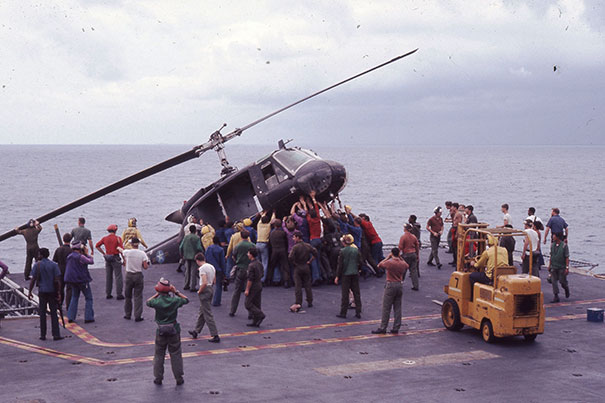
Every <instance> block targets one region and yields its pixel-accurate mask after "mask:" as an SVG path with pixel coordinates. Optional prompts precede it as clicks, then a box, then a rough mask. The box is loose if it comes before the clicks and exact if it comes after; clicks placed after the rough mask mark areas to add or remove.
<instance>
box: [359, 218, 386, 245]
mask: <svg viewBox="0 0 605 403" xmlns="http://www.w3.org/2000/svg"><path fill="white" fill-rule="evenodd" d="M361 228H362V229H363V233H364V234H365V236H366V238H367V239H368V242H370V245H374V244H375V243H378V242H382V239H380V237H379V236H378V233H377V232H376V229H374V225H373V224H372V222H370V221H366V220H364V219H362V220H361Z"/></svg>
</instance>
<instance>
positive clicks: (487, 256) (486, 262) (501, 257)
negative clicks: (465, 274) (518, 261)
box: [469, 235, 508, 301]
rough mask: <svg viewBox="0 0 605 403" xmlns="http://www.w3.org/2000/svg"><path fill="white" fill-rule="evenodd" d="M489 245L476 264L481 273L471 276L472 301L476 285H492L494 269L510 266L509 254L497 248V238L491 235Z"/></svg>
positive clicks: (503, 249) (474, 273)
mask: <svg viewBox="0 0 605 403" xmlns="http://www.w3.org/2000/svg"><path fill="white" fill-rule="evenodd" d="M487 245H488V246H489V248H488V249H486V250H485V251H483V253H482V254H481V256H480V257H479V260H477V262H476V263H475V264H474V266H475V267H476V268H477V269H478V270H479V271H475V272H472V273H471V274H470V276H469V278H470V281H471V301H472V300H473V290H474V285H475V283H482V284H491V282H492V279H493V276H494V268H495V267H500V266H507V265H508V252H507V250H506V248H504V247H497V246H496V238H494V237H493V236H491V235H489V236H488V237H487ZM483 269H484V270H483ZM481 270H483V271H481Z"/></svg>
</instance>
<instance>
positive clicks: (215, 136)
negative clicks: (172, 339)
mask: <svg viewBox="0 0 605 403" xmlns="http://www.w3.org/2000/svg"><path fill="white" fill-rule="evenodd" d="M417 50H418V49H414V50H412V51H410V52H407V53H405V54H403V55H400V56H397V57H395V58H393V59H391V60H389V61H386V62H384V63H382V64H379V65H377V66H374V67H372V68H370V69H368V70H365V71H363V72H361V73H358V74H356V75H354V76H352V77H349V78H347V79H345V80H342V81H340V82H338V83H336V84H333V85H331V86H329V87H327V88H324V89H323V90H320V91H317V92H315V93H313V94H311V95H308V96H306V97H304V98H302V99H300V100H298V101H296V102H294V103H292V104H290V105H288V106H285V107H283V108H281V109H278V110H276V111H274V112H272V113H270V114H268V115H266V116H263V117H262V118H260V119H257V120H255V121H254V122H252V123H249V124H247V125H246V126H243V127H241V128H238V129H235V130H233V131H232V132H230V133H228V134H225V135H223V134H221V132H220V130H221V129H223V128H224V127H225V126H226V124H223V126H222V127H221V128H220V129H219V130H217V131H215V132H214V133H212V135H211V136H210V139H209V140H208V141H207V142H205V143H203V144H200V145H198V146H195V147H193V148H192V149H191V150H189V151H187V152H184V153H182V154H179V155H177V156H175V157H172V158H170V159H168V160H166V161H163V162H160V163H159V164H156V165H154V166H152V167H149V168H147V169H144V170H142V171H139V172H137V173H135V174H132V175H130V176H128V177H126V178H124V179H121V180H119V181H117V182H114V183H112V184H110V185H107V186H105V187H103V188H101V189H99V190H97V191H95V192H93V193H90V194H88V195H86V196H84V197H81V198H79V199H77V200H74V201H73V202H71V203H68V204H66V205H64V206H62V207H59V208H57V209H55V210H53V211H51V212H49V213H46V214H44V215H42V216H40V217H38V218H37V221H38V222H40V223H43V222H45V221H48V220H50V219H52V218H55V217H57V216H59V215H61V214H64V213H66V212H68V211H70V210H73V209H75V208H77V207H80V206H82V205H84V204H86V203H89V202H91V201H93V200H96V199H98V198H100V197H102V196H105V195H106V194H108V193H111V192H114V191H116V190H118V189H121V188H123V187H125V186H128V185H130V184H132V183H134V182H137V181H140V180H142V179H145V178H147V177H148V176H151V175H154V174H156V173H159V172H161V171H164V170H166V169H168V168H172V167H173V166H176V165H179V164H182V163H183V162H186V161H189V160H191V159H194V158H197V157H199V156H201V155H202V154H203V153H205V152H206V151H208V150H211V149H216V150H217V151H218V150H219V149H222V147H223V144H224V143H225V142H227V141H229V140H231V139H233V138H235V137H237V136H239V135H241V134H242V132H244V130H247V129H249V128H251V127H253V126H256V125H257V124H259V123H261V122H263V121H265V120H267V119H269V118H271V117H273V116H275V115H277V114H279V113H281V112H283V111H285V110H287V109H290V108H292V107H294V106H296V105H298V104H300V103H302V102H305V101H307V100H309V99H311V98H314V97H316V96H318V95H320V94H323V93H324V92H326V91H329V90H331V89H333V88H336V87H338V86H340V85H342V84H345V83H347V82H349V81H351V80H354V79H356V78H358V77H361V76H363V75H365V74H368V73H370V72H372V71H374V70H377V69H379V68H381V67H384V66H386V65H388V64H391V63H393V62H396V61H398V60H400V59H403V58H404V57H406V56H409V55H411V54H413V53H415V52H416V51H417ZM27 226H28V224H23V225H21V226H20V227H18V229H25V228H27ZM15 235H17V231H16V230H14V229H13V230H11V231H8V232H5V233H4V234H2V235H0V242H1V241H4V240H5V239H8V238H11V237H13V236H15Z"/></svg>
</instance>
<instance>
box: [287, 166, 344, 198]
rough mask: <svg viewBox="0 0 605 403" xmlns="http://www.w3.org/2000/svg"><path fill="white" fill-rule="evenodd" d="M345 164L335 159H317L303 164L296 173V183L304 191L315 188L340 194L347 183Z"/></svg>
mask: <svg viewBox="0 0 605 403" xmlns="http://www.w3.org/2000/svg"><path fill="white" fill-rule="evenodd" d="M346 176H347V174H346V171H345V168H344V166H342V165H341V164H339V163H337V162H333V161H324V160H317V161H311V162H309V163H307V164H305V165H303V166H302V167H301V168H300V170H299V171H298V172H297V173H296V185H297V187H298V188H299V189H300V190H301V191H302V192H304V193H307V194H309V193H310V192H311V191H312V190H314V191H315V192H316V193H317V194H318V195H319V194H323V193H332V194H334V195H336V194H338V192H340V190H341V189H342V188H343V187H344V185H345V183H346Z"/></svg>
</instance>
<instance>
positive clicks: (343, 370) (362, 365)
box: [314, 350, 500, 376]
mask: <svg viewBox="0 0 605 403" xmlns="http://www.w3.org/2000/svg"><path fill="white" fill-rule="evenodd" d="M491 358H500V356H499V355H497V354H492V353H488V352H487V351H483V350H475V351H468V352H461V353H449V354H435V355H427V356H422V357H415V358H397V359H394V360H381V361H369V362H356V363H351V364H342V365H331V366H328V367H319V368H314V370H315V371H317V372H319V373H320V374H323V375H327V376H342V375H351V374H361V373H364V372H375V371H386V370H389V369H400V368H416V367H428V366H435V365H447V364H455V363H459V362H466V361H475V360H487V359H491Z"/></svg>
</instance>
